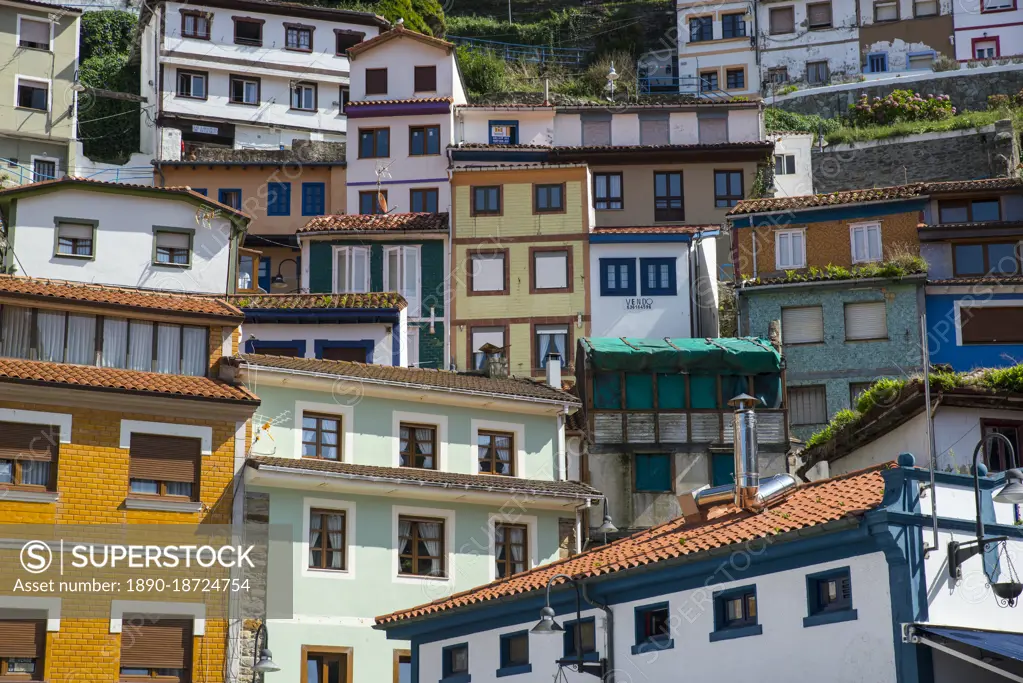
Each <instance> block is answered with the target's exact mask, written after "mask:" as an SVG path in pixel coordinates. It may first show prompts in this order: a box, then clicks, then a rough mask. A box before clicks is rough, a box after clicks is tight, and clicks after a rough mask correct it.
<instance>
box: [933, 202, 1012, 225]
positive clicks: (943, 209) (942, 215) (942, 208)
mask: <svg viewBox="0 0 1023 683" xmlns="http://www.w3.org/2000/svg"><path fill="white" fill-rule="evenodd" d="M1000 219H1001V210H1000V207H999V202H998V200H997V199H974V200H972V201H970V200H959V201H941V202H938V221H939V222H940V223H980V222H983V221H997V220H1000Z"/></svg>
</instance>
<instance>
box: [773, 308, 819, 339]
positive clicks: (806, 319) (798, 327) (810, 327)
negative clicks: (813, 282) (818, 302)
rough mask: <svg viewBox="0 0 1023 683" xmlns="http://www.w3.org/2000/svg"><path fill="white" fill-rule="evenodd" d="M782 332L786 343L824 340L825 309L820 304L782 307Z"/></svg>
mask: <svg viewBox="0 0 1023 683" xmlns="http://www.w3.org/2000/svg"><path fill="white" fill-rule="evenodd" d="M781 334H782V343H784V344H812V343H814V342H822V341H824V309H823V308H821V307H820V306H802V307H800V308H784V309H782V312H781Z"/></svg>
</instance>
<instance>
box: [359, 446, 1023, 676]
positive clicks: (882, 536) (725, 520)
mask: <svg viewBox="0 0 1023 683" xmlns="http://www.w3.org/2000/svg"><path fill="white" fill-rule="evenodd" d="M899 461H900V463H902V465H901V466H896V465H895V464H894V463H888V464H885V465H878V466H875V467H872V468H869V469H866V470H859V471H857V472H853V473H850V474H848V475H845V476H843V477H837V478H834V479H827V480H823V481H820V482H814V483H811V484H803V485H796V484H795V482H794V480H793V479H792V478H791V476H790V475H780V476H777V477H772V478H769V479H760V484H761V486H760V487H759V488H757V487H754V488H753V490H752V491H750V492H749V493H748V494H747V495H749V496H750V500H762V501H764V502H767V501H770V504H769V506H765V505H764V503H759V504H746V505H743V506H740V507H737V506H735V505H734V504H733V503H732V500H731V499H732V497H733V496H734V495H735V493H734V492H732V491H726V492H724V493H722V494H721V497H720V498H718V499H717V501H718V502H714V501H713V497H712V496H708V497H707V498H700V497H696V498H695V499H694V498H689V497H687V500H686V502H685V505H686V507H687V508H688V510H689V511H688V512H687V513H686V515H685V519H683V518H677V519H674V520H672V521H670V522H666V523H664V524H662V525H659V526H657V527H655V528H653V529H650V530H648V531H643V532H639V533H637V534H634V535H632V536H629V537H627V538H623V539H621V540H618V541H615V542H613V543H610V544H608V545H606V546H600V547H597V548H594V549H592V550H589V551H587V552H585V553H583V554H582V555H580V556H576V557H571V558H568V559H565V560H562V561H560V562H556V563H553V564H551V565H548V566H544V567H538V568H536V569H533V570H531V571H528V572H526V573H524V574H520V575H517V576H515V577H513V578H510V579H504V580H498V581H495V582H492V583H490V584H487V585H485V586H480V587H478V588H475V589H473V590H471V591H466V592H464V593H461V594H458V595H454V596H451V597H449V598H447V599H437V600H434V601H433V602H430V603H428V604H423V605H420V606H418V607H414V608H412V609H404V610H400V611H397V612H392V613H387V614H384V615H381V616H378V617H377V619H376V628H378V629H380V630H382V631H384V632H385V633H387V636H388V638H392V639H396V640H399V639H400V640H401V641H403V642H404V641H410V642H411V653H412V661H413V662H415V665H416V667H417V669H418V670H417V672H415V673H417V674H418V676H416V675H415V673H414V674H413V677H412V679H411V680H413V681H416V680H418V681H434V680H445V679H449V678H452V677H454V678H455V680H465V679H466V678H469V677H471V678H472V680H473V681H493V680H500V679H501V678H503V677H505V676H513V675H520V677H522V678H523V680H547V679H549V678H555V677H558V676H560V677H561V678H562V679H563V680H566V681H571V682H573V683H574V682H576V681H588V680H594V679H593V678H591V675H593V676H596V677H598V678H600V679H604V676H605V675H607V676H613V678H614V680H618V681H620V680H622V679H626V680H628V678H629V677H632V678H640V677H643V678H649V679H650V680H670V679H672V678H673V677H677V676H678V672H679V671H681V670H685V671H686V672H687V673H688V674H689V675H691V676H694V677H697V678H704V679H715V680H741V679H742V678H743V677H748V676H749V675H750V663H751V661H753V662H756V666H757V667H758V668H759V669H761V670H762V672H763V673H762V674H761V676H762V677H763V678H765V679H766V680H772V681H776V680H784V681H793V682H795V683H810V682H812V681H820V680H829V681H872V682H876V683H896V681H898V682H899V683H910V682H911V683H924V682H925V681H952V680H978V681H984V682H985V683H988V682H990V683H996V682H997V681H1003V680H1006V679H1007V678H1003V676H1006V677H1018V672H1019V671H1020V670H1021V662H1020V660H1019V654H1018V651H1012V653H1011V654H1010V653H1008V652H1007V650H1009V648H1008V647H1006V646H1005V645H1004V644H1005V643H1018V642H1019V641H1020V638H1021V637H1023V634H1021V632H1020V625H1019V618H1018V616H1017V614H1015V613H1014V612H1013V610H1012V609H1005V607H1008V606H1010V605H1015V604H1016V601H1015V599H1013V600H1012V601H1004V600H1003V601H999V599H998V598H997V597H996V596H997V595H998V594H995V593H994V592H993V591H994V590H998V591H999V594H1001V595H1014V594H1015V593H1016V592H1017V589H1018V585H1019V584H1018V583H1017V584H1013V583H1011V582H1013V581H1014V579H1015V576H1014V575H1013V571H1012V570H1011V569H1010V566H1011V565H1010V561H1009V560H1007V559H1005V557H1004V556H1003V557H1001V558H999V559H998V560H996V559H995V558H994V557H993V553H989V555H988V556H986V557H970V556H969V555H965V557H964V555H959V556H958V559H957V557H956V553H954V552H953V553H951V559H952V561H953V562H955V564H956V567H957V570H958V572H957V573H958V574H959V575H960V576H961V579H962V581H961V582H960V581H958V580H956V578H951V579H950V578H949V566H948V564H947V562H949V560H950V553H949V551H948V550H947V548H948V543H949V541H952V540H953V539H964V537H968V535H969V531H968V530H972V529H973V525H974V523H975V520H976V519H977V516H978V514H979V513H978V511H977V510H976V509H975V508H974V501H973V496H972V488H973V483H974V482H973V478H972V477H968V476H964V475H959V474H947V475H939V477H938V481H937V484H936V486H935V487H934V489H933V495H934V496H936V497H937V498H938V499H939V501H942V502H939V509H940V510H941V516H940V517H937V518H936V520H937V521H936V530H935V531H934V540H936V541H937V543H936V544H935V543H934V542H933V541H932V530H931V529H932V526H931V525H932V518H931V516H930V504H931V497H930V496H928V497H927V498H924V497H922V496H919V495H918V491H919V488H920V487H921V485H923V484H925V483H926V482H927V481H928V472H927V470H926V469H921V468H917V467H913V466H912V463H913V462H914V458H913V456H912V455H909V454H906V455H904V456H900V459H899ZM1004 482H1006V477H1005V476H1004V475H996V476H994V477H984V478H983V479H982V480H981V494H980V498H981V505H982V506H983V509H984V513H983V514H984V517H985V520H984V521H985V528H986V532H987V538H991V537H994V538H998V537H1000V536H1004V537H1006V538H1004V539H1002V540H1001V541H995V542H994V543H992V545H993V546H996V547H997V548H998V552H999V553H1002V552H1006V553H1012V554H1014V555H1016V556H1018V554H1019V553H1020V552H1021V550H1023V536H1021V535H1020V532H1019V528H1018V527H1016V526H1014V525H1013V523H1012V516H1011V515H1012V511H1011V508H1012V505H1010V504H1007V503H1002V502H993V500H997V499H998V497H999V496H1001V495H1002V484H1003V483H1004ZM1010 486H1016V487H1018V486H1019V484H1014V485H1013V484H1010ZM1010 493H1011V490H1010ZM992 494H995V496H994V497H993V496H992ZM1014 495H1015V496H1016V497H1018V493H1016V494H1014ZM757 497H759V498H757ZM700 503H702V505H701V504H700ZM964 540H965V539H964ZM925 543H926V544H927V545H928V546H930V548H929V549H930V550H931V552H930V553H926V552H925ZM954 548H961V550H960V552H961V553H965V552H966V551H967V550H973V548H972V547H970V545H969V543H967V542H962V546H960V545H959V543H955V544H954ZM966 558H968V559H966ZM989 577H990V578H989ZM989 583H990V584H995V585H994V586H993V589H989V587H988V584H989ZM1016 609H1018V607H1017V608H1016ZM998 653H1002V654H1001V655H999V654H998ZM633 672H634V673H633ZM604 680H606V679H604Z"/></svg>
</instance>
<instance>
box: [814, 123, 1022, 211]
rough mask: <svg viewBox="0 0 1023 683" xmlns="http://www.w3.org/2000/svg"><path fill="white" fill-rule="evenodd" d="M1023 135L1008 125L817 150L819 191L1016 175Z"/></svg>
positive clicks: (816, 178)
mask: <svg viewBox="0 0 1023 683" xmlns="http://www.w3.org/2000/svg"><path fill="white" fill-rule="evenodd" d="M1020 134H1021V131H1019V130H1014V129H1013V127H1012V122H1011V121H1009V120H1004V121H998V122H996V123H995V124H993V125H990V126H984V127H983V128H980V129H976V130H964V131H949V132H947V133H923V134H920V135H910V136H906V137H899V138H889V139H885V140H872V141H869V142H858V143H852V144H842V145H829V146H827V147H825V148H824V150H823V151H821V150H819V149H818V148H816V147H815V148H814V149H813V152H812V154H811V162H812V167H813V186H814V191H815V192H818V193H821V192H839V191H842V190H856V189H862V188H867V187H886V186H889V185H904V184H907V183H916V182H928V181H943V180H974V179H977V178H992V177H998V176H1005V175H1010V174H1013V173H1015V169H1017V168H1018V167H1019V163H1020V144H1021V143H1020Z"/></svg>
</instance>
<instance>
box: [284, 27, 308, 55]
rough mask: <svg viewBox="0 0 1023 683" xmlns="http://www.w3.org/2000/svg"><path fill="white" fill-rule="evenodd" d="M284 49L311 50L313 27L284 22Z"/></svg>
mask: <svg viewBox="0 0 1023 683" xmlns="http://www.w3.org/2000/svg"><path fill="white" fill-rule="evenodd" d="M284 49H285V50H297V51H299V52H312V51H313V27H312V26H303V25H302V24H288V23H286V24H284Z"/></svg>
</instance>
